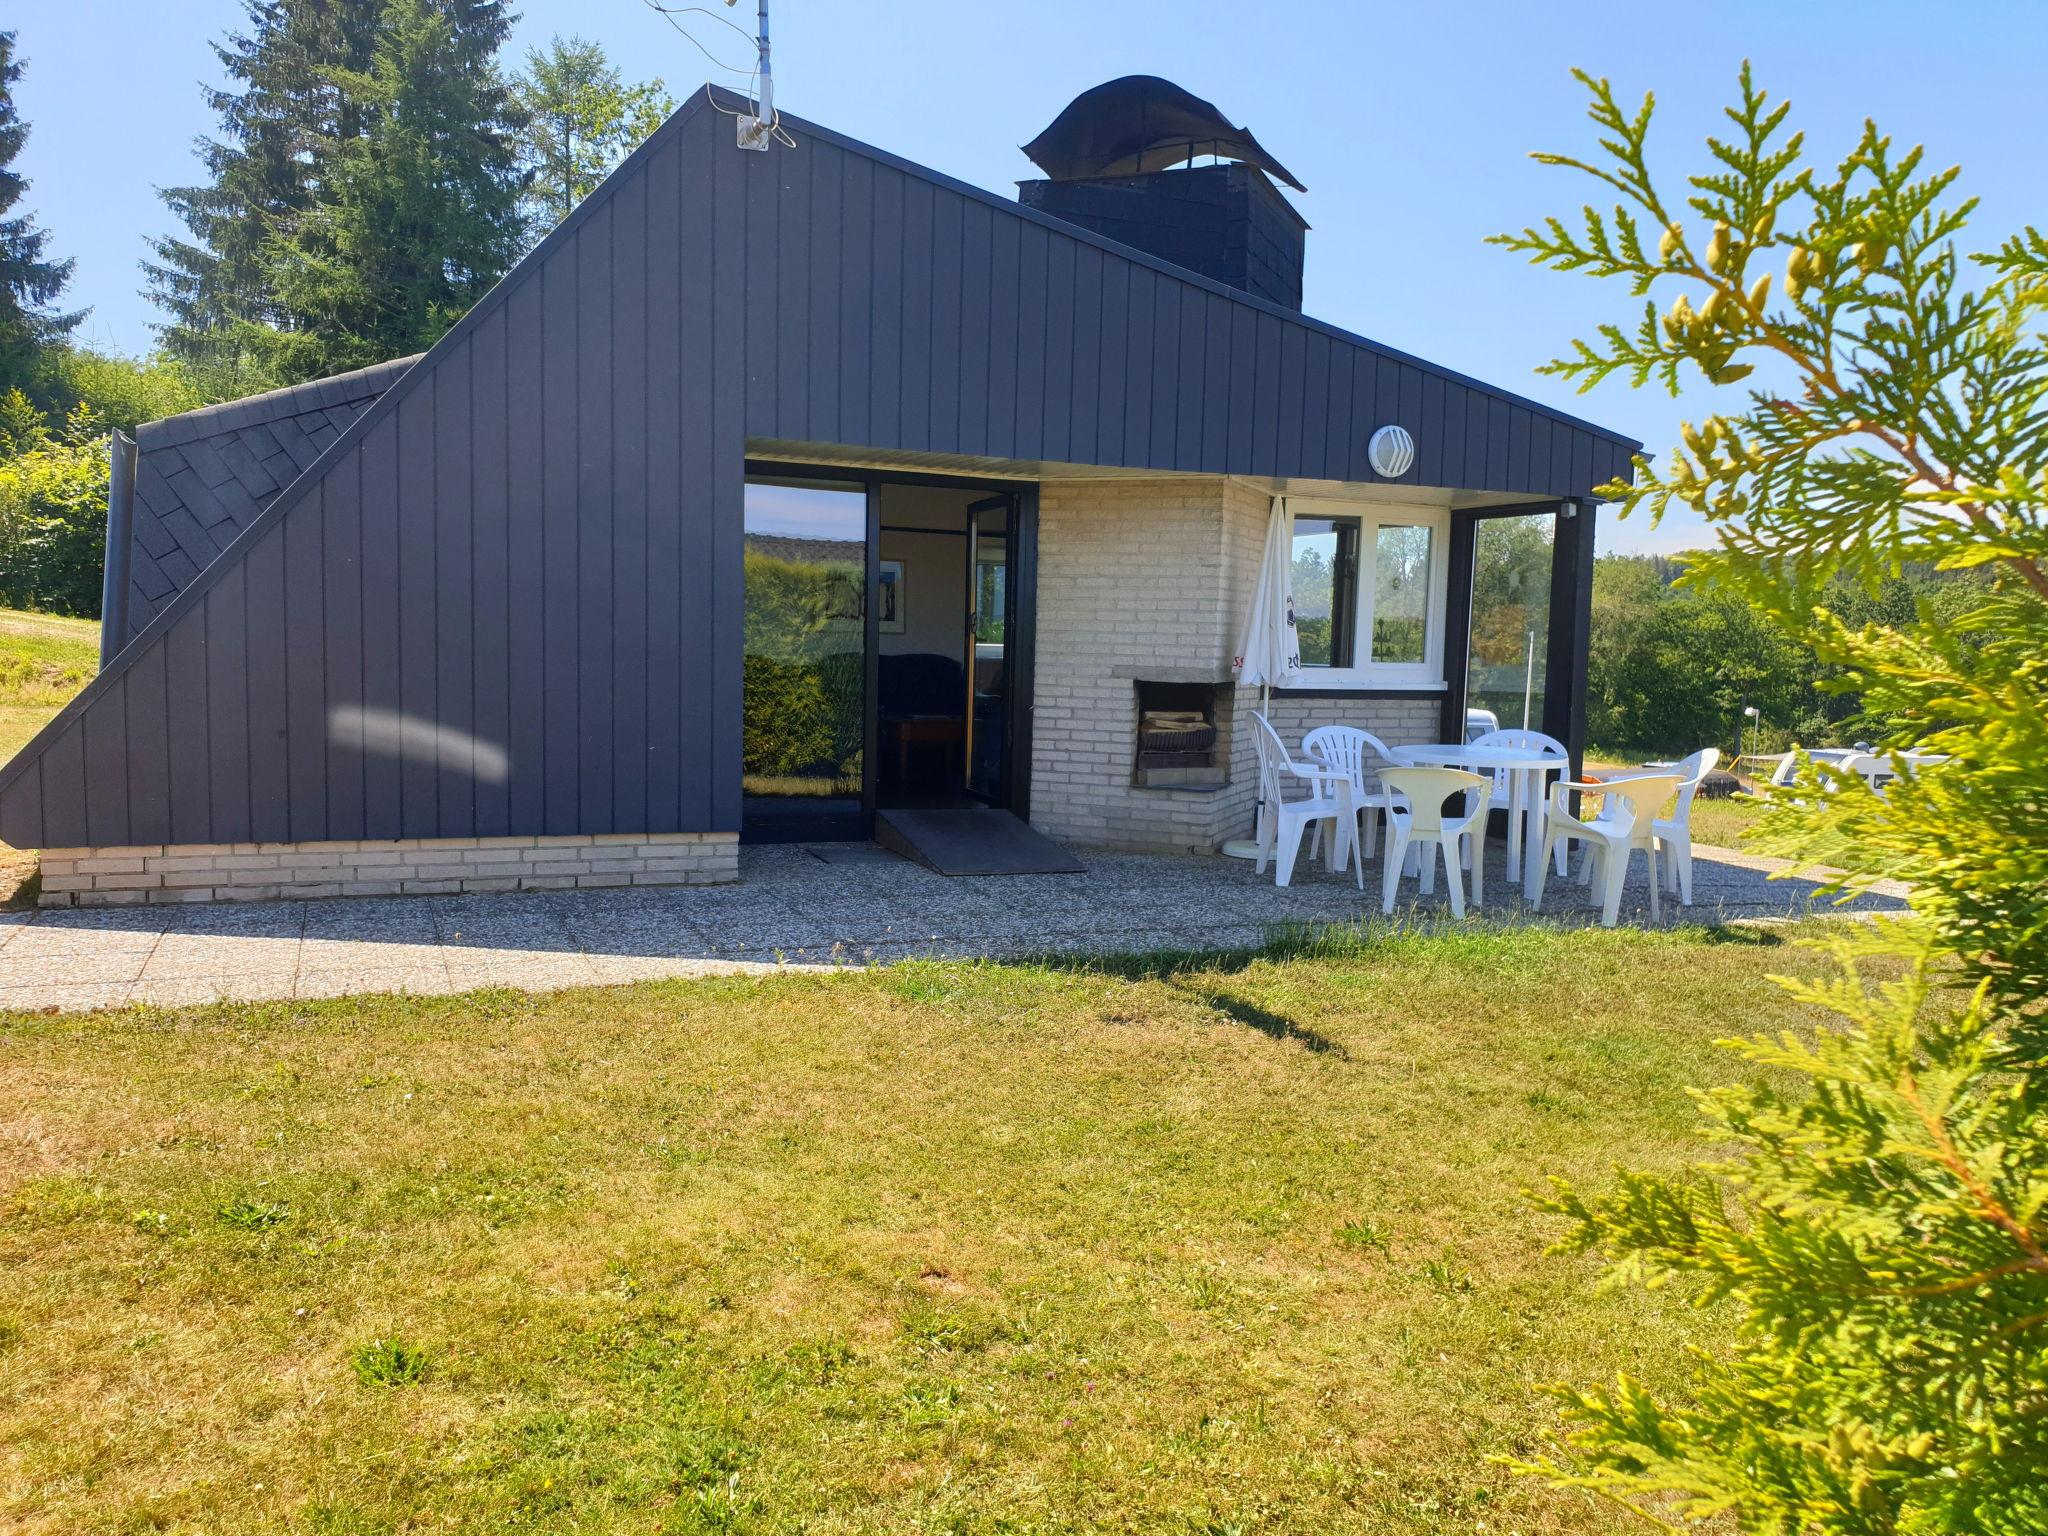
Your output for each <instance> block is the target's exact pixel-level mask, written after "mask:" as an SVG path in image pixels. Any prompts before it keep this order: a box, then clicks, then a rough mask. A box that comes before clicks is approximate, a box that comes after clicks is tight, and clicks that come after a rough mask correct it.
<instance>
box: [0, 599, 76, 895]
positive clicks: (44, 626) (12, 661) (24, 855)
mask: <svg viewBox="0 0 2048 1536" xmlns="http://www.w3.org/2000/svg"><path fill="white" fill-rule="evenodd" d="M99 667H100V627H99V624H98V623H97V622H96V621H95V620H92V619H60V618H58V617H57V616H56V615H55V614H48V613H24V612H22V611H21V610H20V609H18V608H0V763H5V762H6V761H7V760H8V759H9V758H11V757H13V756H14V754H15V753H17V752H19V751H20V750H21V749H22V748H23V747H25V746H27V745H28V742H29V738H31V737H32V736H34V735H35V733H36V732H37V731H40V730H41V729H42V728H43V726H44V725H45V724H46V723H47V722H48V721H49V719H50V717H51V716H52V715H54V714H56V713H57V711H58V710H60V709H62V708H63V707H64V706H65V704H66V703H68V702H69V701H70V699H71V696H72V695H73V694H75V693H77V692H78V690H79V689H81V688H83V687H84V686H85V685H86V684H87V683H89V682H91V681H92V678H93V674H94V673H96V672H97V671H99ZM35 872H36V861H35V855H34V853H33V852H31V851H28V850H25V849H18V848H9V847H8V846H7V845H6V844H5V843H0V911H6V910H7V909H9V908H10V907H16V906H21V905H24V904H26V903H27V902H28V901H29V900H30V899H31V898H32V897H33V895H34V887H33V885H32V884H31V883H30V882H31V881H32V879H33V878H34V875H35Z"/></svg>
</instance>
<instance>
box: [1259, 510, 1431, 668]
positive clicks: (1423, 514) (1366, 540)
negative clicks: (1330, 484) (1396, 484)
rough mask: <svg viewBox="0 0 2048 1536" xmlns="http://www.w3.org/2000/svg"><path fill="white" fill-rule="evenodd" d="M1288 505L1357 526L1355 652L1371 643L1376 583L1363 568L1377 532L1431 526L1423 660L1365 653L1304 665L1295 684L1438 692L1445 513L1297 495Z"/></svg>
mask: <svg viewBox="0 0 2048 1536" xmlns="http://www.w3.org/2000/svg"><path fill="white" fill-rule="evenodd" d="M1287 507H1288V511H1289V512H1290V513H1291V514H1292V516H1293V517H1294V518H1295V519H1296V520H1313V519H1318V518H1333V519H1342V520H1344V521H1348V522H1354V523H1356V524H1357V525H1358V577H1357V581H1356V582H1355V586H1356V587H1357V594H1356V595H1357V600H1358V611H1357V613H1356V614H1355V615H1354V616H1353V617H1354V624H1355V627H1354V628H1353V629H1352V631H1351V633H1352V636H1353V640H1352V652H1353V654H1354V655H1356V654H1357V653H1358V652H1359V651H1361V650H1363V651H1366V652H1368V653H1370V650H1371V647H1372V609H1373V598H1374V595H1375V594H1374V588H1375V587H1377V586H1378V582H1377V581H1375V580H1373V579H1372V572H1371V571H1370V570H1369V569H1368V567H1370V566H1371V565H1372V563H1373V562H1374V561H1375V560H1376V559H1377V558H1378V554H1379V530H1380V529H1381V528H1383V527H1393V528H1427V529H1429V530H1430V544H1429V548H1430V561H1429V606H1428V609H1427V617H1426V620H1425V623H1424V626H1423V658H1422V660H1421V661H1419V662H1408V661H1373V660H1371V659H1370V655H1369V654H1368V659H1367V660H1365V661H1363V662H1357V663H1355V664H1354V665H1352V666H1348V667H1318V666H1308V665H1304V666H1303V667H1302V669H1301V682H1300V683H1299V684H1298V685H1297V686H1300V687H1304V688H1413V689H1415V690H1416V691H1417V692H1427V691H1429V690H1432V689H1435V690H1441V689H1442V688H1443V687H1444V686H1445V683H1444V623H1445V617H1446V613H1447V611H1448V608H1449V604H1448V603H1447V602H1446V600H1445V597H1446V594H1447V593H1448V592H1449V590H1450V571H1449V569H1448V567H1449V564H1450V545H1451V515H1450V513H1449V512H1446V511H1443V510H1441V509H1439V508H1435V507H1414V506H1405V505H1401V504H1399V503H1392V502H1367V501H1322V500H1314V499H1310V498H1308V497H1300V496H1290V497H1288V499H1287Z"/></svg>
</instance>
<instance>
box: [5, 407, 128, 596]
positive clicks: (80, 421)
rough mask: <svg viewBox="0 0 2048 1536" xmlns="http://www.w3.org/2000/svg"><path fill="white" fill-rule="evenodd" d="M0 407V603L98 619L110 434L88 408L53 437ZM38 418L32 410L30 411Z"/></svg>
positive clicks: (15, 410) (19, 411) (21, 410)
mask: <svg viewBox="0 0 2048 1536" xmlns="http://www.w3.org/2000/svg"><path fill="white" fill-rule="evenodd" d="M27 410H28V407H27V402H26V401H25V400H23V399H22V397H21V396H20V394H19V393H18V392H17V393H15V394H14V395H12V396H10V397H9V399H8V400H7V401H6V402H5V406H4V407H0V423H4V424H5V431H4V435H5V438H6V443H5V445H4V446H6V447H11V448H12V450H13V451H12V452H11V454H9V455H8V456H6V457H4V458H0V605H4V606H7V607H10V608H34V609H40V610H42V611H43V612H46V613H61V614H68V615H70V616H72V617H74V618H88V619H96V618H98V617H99V612H100V574H101V567H102V564H103V562H104V560H105V550H106V541H107V485H108V480H109V478H110V465H109V461H108V436H107V433H106V431H105V429H104V428H103V426H102V425H101V423H100V421H99V418H98V417H97V416H95V415H94V414H93V413H92V411H91V410H90V409H89V408H87V407H84V406H81V407H79V408H78V409H76V410H74V411H73V412H72V413H71V415H70V417H69V418H68V419H67V420H66V421H65V423H64V426H63V429H62V430H61V431H60V432H58V433H55V434H52V433H50V432H49V431H48V430H46V429H44V428H42V427H41V426H40V425H39V424H31V423H30V422H29V420H28V419H27V418H26V417H25V416H24V414H23V413H24V412H25V411H27ZM29 414H30V415H31V416H32V412H31V413H29Z"/></svg>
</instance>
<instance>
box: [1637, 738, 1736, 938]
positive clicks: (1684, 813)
mask: <svg viewBox="0 0 2048 1536" xmlns="http://www.w3.org/2000/svg"><path fill="white" fill-rule="evenodd" d="M1720 761H1721V749H1720V748H1719V747H1701V748H1700V749H1699V751H1697V752H1695V753H1693V754H1692V755H1691V756H1690V757H1688V758H1686V759H1685V760H1684V761H1683V762H1681V763H1680V764H1679V765H1678V774H1679V785H1678V805H1677V807H1676V808H1675V809H1674V810H1673V811H1672V813H1671V815H1670V816H1669V817H1668V818H1667V819H1665V820H1663V821H1653V822H1652V823H1651V825H1650V832H1651V835H1652V836H1653V837H1655V838H1656V840H1657V852H1658V853H1659V854H1660V855H1661V856H1662V857H1663V860H1664V888H1665V889H1666V890H1669V891H1676V892H1678V904H1679V905H1680V906H1681V907H1689V906H1691V905H1692V802H1693V797H1694V796H1695V795H1697V794H1698V793H1699V792H1700V785H1701V784H1703V783H1704V782H1706V777H1707V775H1708V774H1710V773H1712V772H1713V771H1714V768H1715V766H1716V765H1717V764H1718V763H1719V762H1720ZM1651 814H1652V815H1653V816H1654V815H1655V814H1656V813H1655V811H1654V810H1653V811H1652V812H1651Z"/></svg>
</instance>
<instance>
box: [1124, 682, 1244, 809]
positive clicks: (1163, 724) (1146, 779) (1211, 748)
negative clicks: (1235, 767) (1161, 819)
mask: <svg viewBox="0 0 2048 1536" xmlns="http://www.w3.org/2000/svg"><path fill="white" fill-rule="evenodd" d="M1220 691H1221V690H1220V687H1219V685H1217V684H1215V683H1145V682H1141V683H1139V684H1137V709H1138V752H1137V759H1136V761H1135V763H1134V764H1133V765H1132V772H1131V782H1132V783H1133V784H1135V785H1137V786H1138V787H1139V788H1141V789H1213V788H1216V787H1218V786H1220V785H1222V784H1223V783H1224V782H1225V781H1226V778H1227V775H1226V774H1225V772H1224V769H1223V767H1222V764H1223V762H1224V761H1225V759H1224V756H1223V754H1222V753H1221V752H1219V751H1218V750H1217V742H1218V736H1219V732H1218V729H1217V723H1216V698H1217V694H1218V693H1219V692H1220Z"/></svg>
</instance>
